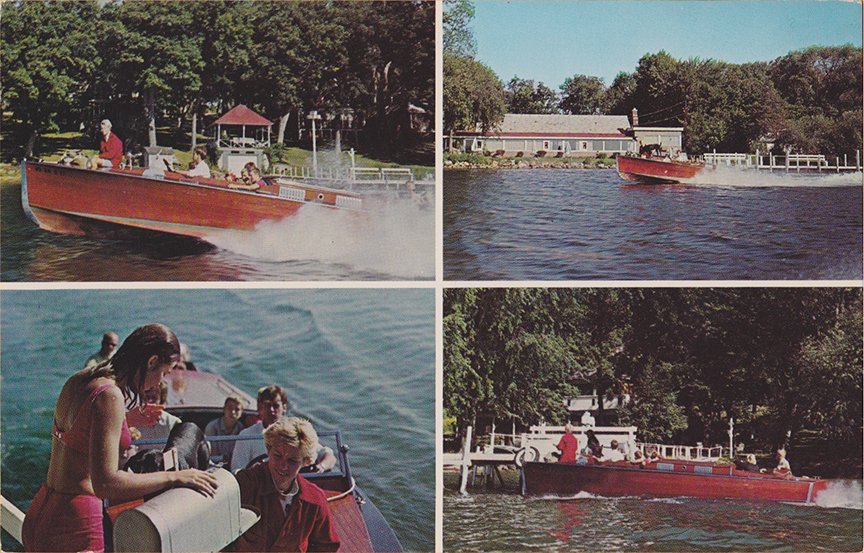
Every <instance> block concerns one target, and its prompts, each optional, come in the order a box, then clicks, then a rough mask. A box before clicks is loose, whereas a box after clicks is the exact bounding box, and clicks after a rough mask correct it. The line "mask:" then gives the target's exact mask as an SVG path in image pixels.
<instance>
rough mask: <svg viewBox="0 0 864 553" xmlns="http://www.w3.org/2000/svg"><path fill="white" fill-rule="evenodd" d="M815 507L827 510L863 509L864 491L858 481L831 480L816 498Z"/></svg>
mask: <svg viewBox="0 0 864 553" xmlns="http://www.w3.org/2000/svg"><path fill="white" fill-rule="evenodd" d="M816 505H818V506H819V507H828V508H843V509H858V510H859V511H860V510H862V509H864V491H862V488H861V481H860V480H832V481H831V482H829V483H828V487H827V488H825V490H823V491H821V492H819V495H817V496H816Z"/></svg>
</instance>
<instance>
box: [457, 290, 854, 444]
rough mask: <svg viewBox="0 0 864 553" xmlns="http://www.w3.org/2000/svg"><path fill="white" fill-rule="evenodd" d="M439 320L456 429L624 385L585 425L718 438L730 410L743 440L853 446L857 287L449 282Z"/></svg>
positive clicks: (553, 416) (537, 418) (561, 418)
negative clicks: (619, 402) (593, 422)
mask: <svg viewBox="0 0 864 553" xmlns="http://www.w3.org/2000/svg"><path fill="white" fill-rule="evenodd" d="M443 331H444V375H443V376H444V378H443V380H444V382H443V385H444V389H443V396H444V410H445V415H446V416H448V417H454V418H455V419H456V427H457V428H458V432H459V434H460V436H464V432H465V429H466V428H467V427H468V426H472V425H476V420H477V417H478V416H481V415H485V416H493V417H495V419H496V420H498V421H499V422H501V423H504V422H507V421H515V422H516V423H517V424H518V425H519V426H521V427H522V428H527V427H528V426H530V425H534V424H539V423H540V422H541V421H546V422H547V423H549V424H563V423H564V422H565V421H567V420H568V417H569V416H570V415H569V413H568V411H567V408H566V405H565V400H566V399H567V398H569V397H575V396H578V395H584V394H586V393H588V394H590V393H591V392H592V391H594V390H596V392H597V394H598V395H599V396H600V397H611V396H612V395H613V394H618V393H622V392H625V391H626V392H629V393H630V400H629V402H628V403H626V404H625V405H624V407H623V409H621V410H620V411H619V412H617V413H614V416H613V413H609V412H605V411H602V410H601V411H600V413H599V415H598V420H597V424H604V423H605V424H608V423H619V424H624V425H634V426H636V427H637V428H638V436H639V438H640V440H642V441H658V442H667V443H669V442H671V443H681V444H696V443H697V442H703V443H706V444H716V443H721V444H722V443H728V436H727V430H728V424H729V419H730V418H731V419H734V421H735V434H736V435H735V441H736V443H739V442H740V443H744V444H745V445H747V446H748V447H749V448H755V449H760V448H761V449H765V450H767V449H770V448H772V447H778V446H781V445H786V446H789V447H792V448H794V447H795V446H796V445H797V444H799V443H800V437H801V436H802V435H804V434H807V433H809V434H811V435H812V433H818V435H820V436H821V437H822V438H824V439H826V440H832V442H831V443H832V444H833V445H834V447H832V450H833V451H834V452H838V451H846V452H852V453H855V452H858V453H860V452H861V450H862V420H864V419H862V396H864V390H862V378H864V358H862V291H861V289H860V288H851V289H847V288H716V289H712V288H648V289H633V288H631V289H615V288H602V289H585V288H574V289H554V288H552V289H541V288H464V289H452V288H451V289H445V290H444V319H443ZM599 403H600V407H601V409H602V406H603V402H602V401H601V402H599ZM805 431H806V432H805ZM824 453H826V454H827V452H824Z"/></svg>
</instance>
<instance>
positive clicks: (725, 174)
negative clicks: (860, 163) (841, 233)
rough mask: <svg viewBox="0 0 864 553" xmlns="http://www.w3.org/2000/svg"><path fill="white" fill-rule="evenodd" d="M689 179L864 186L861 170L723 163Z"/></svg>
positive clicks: (729, 183)
mask: <svg viewBox="0 0 864 553" xmlns="http://www.w3.org/2000/svg"><path fill="white" fill-rule="evenodd" d="M688 183H690V184H693V185H696V186H733V187H753V188H768V187H787V188H807V187H810V188H813V187H815V188H830V187H837V186H862V185H864V176H862V174H861V173H828V172H822V173H807V174H805V173H792V172H789V173H786V172H774V173H770V172H767V171H757V170H755V169H744V168H739V167H731V166H729V167H726V166H722V165H721V166H719V167H717V169H716V170H714V171H704V172H702V173H699V174H697V175H696V176H695V177H693V178H692V179H691V180H690V181H688Z"/></svg>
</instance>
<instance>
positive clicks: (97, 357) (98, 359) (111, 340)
mask: <svg viewBox="0 0 864 553" xmlns="http://www.w3.org/2000/svg"><path fill="white" fill-rule="evenodd" d="M119 343H120V337H119V336H117V333H116V332H111V331H110V330H109V331H108V332H106V333H105V334H103V335H102V346H101V347H100V348H99V351H97V352H96V353H94V354H93V355H91V356H90V357H88V358H87V361H86V362H85V363H84V368H85V369H90V368H93V367H95V366H96V365H99V364H101V363H102V362H104V361H108V360H109V359H111V356H112V355H114V351H115V350H116V349H117V344H119Z"/></svg>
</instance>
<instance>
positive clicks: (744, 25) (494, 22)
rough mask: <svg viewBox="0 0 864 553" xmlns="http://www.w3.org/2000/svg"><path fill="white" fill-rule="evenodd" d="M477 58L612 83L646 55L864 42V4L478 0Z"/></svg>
mask: <svg viewBox="0 0 864 553" xmlns="http://www.w3.org/2000/svg"><path fill="white" fill-rule="evenodd" d="M473 4H474V8H475V17H474V20H473V22H472V28H473V30H474V38H475V39H476V40H477V48H478V52H477V59H479V60H480V61H482V62H483V63H485V64H486V65H488V66H489V67H491V68H492V70H493V71H495V73H497V74H498V77H500V78H501V80H502V81H504V82H505V83H506V82H507V81H509V80H510V79H511V78H512V77H513V76H514V75H518V76H519V77H520V78H523V79H533V80H534V81H540V82H543V83H544V84H545V85H546V86H548V87H549V88H551V89H553V90H555V91H557V90H558V87H559V86H560V85H561V84H563V83H564V79H565V78H567V77H571V76H573V75H591V76H596V77H602V78H603V81H604V82H605V83H606V85H607V86H609V85H611V84H612V81H613V80H614V79H615V75H617V74H618V73H619V72H621V71H626V72H628V73H632V72H633V71H635V69H636V66H637V64H638V63H639V59H640V58H641V57H642V56H643V55H645V54H647V53H651V54H655V53H657V52H659V51H660V50H665V51H666V52H668V53H669V54H670V55H671V56H672V57H674V58H677V59H689V58H700V59H714V60H719V61H726V62H730V63H746V62H751V61H770V60H773V59H776V58H778V57H780V56H783V55H785V54H788V53H789V52H791V51H793V50H798V49H801V48H806V47H808V46H814V45H819V46H833V45H842V44H849V43H851V44H853V45H855V46H861V40H862V29H861V21H862V8H861V4H860V3H857V2H844V1H837V0H823V1H815V2H814V1H805V0H782V1H781V0H772V1H751V0H732V1H723V0H708V1H700V0H684V1H667V0H645V1H630V0H608V1H588V0H555V1H526V0H515V1H512V2H502V1H498V0H477V1H475V2H473Z"/></svg>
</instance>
